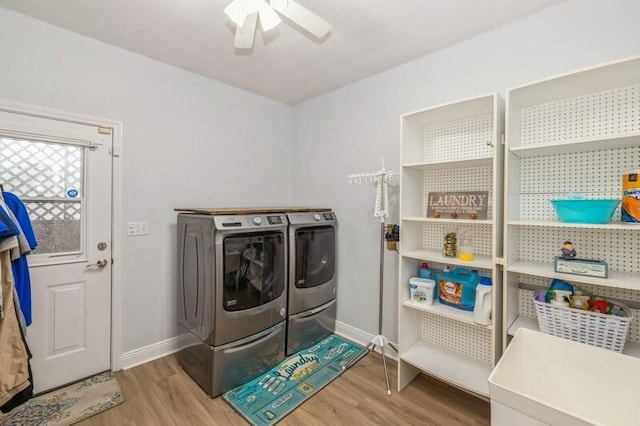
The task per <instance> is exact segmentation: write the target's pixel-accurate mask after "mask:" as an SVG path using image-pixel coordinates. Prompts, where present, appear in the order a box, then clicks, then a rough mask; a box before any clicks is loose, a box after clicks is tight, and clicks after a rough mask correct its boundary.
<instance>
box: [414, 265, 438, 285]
mask: <svg viewBox="0 0 640 426" xmlns="http://www.w3.org/2000/svg"><path fill="white" fill-rule="evenodd" d="M418 276H419V277H420V278H426V279H429V280H434V281H436V274H434V273H433V271H432V270H431V269H429V265H428V264H427V262H422V264H421V265H420V270H419V271H418Z"/></svg>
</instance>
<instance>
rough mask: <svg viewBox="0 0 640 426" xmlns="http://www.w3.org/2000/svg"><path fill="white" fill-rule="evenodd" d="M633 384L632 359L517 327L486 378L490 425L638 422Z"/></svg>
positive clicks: (639, 375) (636, 372)
mask: <svg viewBox="0 0 640 426" xmlns="http://www.w3.org/2000/svg"><path fill="white" fill-rule="evenodd" d="M638 383H640V359H638V358H634V357H630V356H627V355H622V354H619V353H616V352H612V351H609V350H606V349H600V348H596V347H593V346H589V345H586V344H583V343H577V342H572V341H570V340H566V339H562V338H559V337H554V336H550V335H547V334H544V333H540V332H537V331H533V330H527V329H523V328H521V329H519V330H518V332H517V333H516V335H515V337H514V338H513V340H512V341H511V343H510V344H509V346H508V347H507V350H506V351H505V353H504V354H503V356H502V358H501V359H500V361H499V362H498V364H497V365H496V367H495V368H494V370H493V372H492V373H491V375H490V376H489V392H490V394H491V425H492V426H513V425H518V426H539V425H553V426H574V425H613V426H625V425H639V424H640V398H639V396H638V391H637V386H638Z"/></svg>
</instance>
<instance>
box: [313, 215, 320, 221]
mask: <svg viewBox="0 0 640 426" xmlns="http://www.w3.org/2000/svg"><path fill="white" fill-rule="evenodd" d="M313 219H314V220H316V221H318V220H320V219H321V217H320V215H319V214H318V213H316V214H314V215H313Z"/></svg>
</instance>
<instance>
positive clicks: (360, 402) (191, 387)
mask: <svg viewBox="0 0 640 426" xmlns="http://www.w3.org/2000/svg"><path fill="white" fill-rule="evenodd" d="M389 375H390V377H389V379H390V381H391V392H392V394H391V396H387V392H386V388H385V382H384V372H383V368H382V359H381V358H380V357H379V356H378V355H377V354H370V355H368V356H366V357H365V358H363V359H362V360H361V361H359V362H358V363H357V364H356V365H355V366H353V367H352V368H351V369H349V370H348V371H346V372H345V373H344V374H342V375H341V376H340V377H339V378H337V379H336V380H334V381H333V382H332V383H330V384H329V385H328V386H327V387H325V388H324V389H322V390H320V391H319V392H318V393H317V394H315V395H314V396H313V397H311V398H310V399H308V400H307V401H306V402H305V403H304V404H302V405H301V406H300V407H298V408H297V409H296V410H295V411H293V412H292V413H291V414H289V415H288V416H287V417H285V418H284V420H282V421H281V422H280V423H279V425H283V426H286V425H291V426H293V425H295V426H298V425H334V426H335V425H349V426H357V425H367V424H371V425H446V426H451V425H488V424H489V423H490V419H489V418H490V409H489V403H488V402H486V401H484V400H481V399H478V398H476V397H474V396H471V395H469V394H466V393H465V392H462V391H459V390H457V389H455V388H453V387H451V386H448V385H446V384H444V383H442V382H439V381H437V380H435V379H431V378H429V377H427V376H424V375H420V376H418V377H417V378H416V379H415V380H414V381H413V382H411V384H410V385H409V386H407V387H406V388H405V389H404V390H403V391H402V392H400V393H398V392H397V391H396V389H397V388H396V366H395V364H393V363H392V364H391V365H390V370H389ZM117 378H118V382H119V383H120V386H121V388H122V391H123V393H124V395H125V397H126V401H125V402H124V403H123V404H121V405H119V406H117V407H114V408H112V409H110V410H107V411H105V412H103V413H100V414H98V415H95V416H93V417H91V418H89V419H87V420H85V421H83V422H80V423H78V425H81V426H92V425H110V426H111V425H119V426H126V425H246V424H247V423H246V422H245V421H244V420H243V419H242V417H240V416H239V415H238V414H236V413H235V411H233V409H232V408H230V407H229V406H228V405H227V404H226V403H225V402H224V401H223V400H222V398H215V399H211V398H209V397H207V396H206V394H205V393H204V392H203V391H202V390H201V389H200V388H199V387H198V386H197V385H196V384H195V383H194V382H193V381H192V380H191V378H190V377H189V376H188V375H187V374H186V373H185V372H184V371H182V369H181V368H180V367H179V366H178V364H177V362H176V359H175V357H174V356H173V355H171V356H167V357H165V358H161V359H159V360H156V361H153V362H150V363H147V364H144V365H141V366H138V367H135V368H133V369H131V370H127V371H121V372H118V373H117Z"/></svg>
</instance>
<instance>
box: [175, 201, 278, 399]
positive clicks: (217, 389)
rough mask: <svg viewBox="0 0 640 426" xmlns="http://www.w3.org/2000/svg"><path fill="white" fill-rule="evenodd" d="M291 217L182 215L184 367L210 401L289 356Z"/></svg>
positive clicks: (180, 274)
mask: <svg viewBox="0 0 640 426" xmlns="http://www.w3.org/2000/svg"><path fill="white" fill-rule="evenodd" d="M286 230H287V219H286V217H285V215H284V214H278V213H273V214H247V215H219V216H216V215H199V214H179V215H178V289H179V291H178V317H179V324H180V327H181V328H182V329H183V331H187V332H188V333H187V336H188V337H189V340H190V342H189V344H188V346H187V347H186V348H185V349H183V350H181V351H180V352H179V353H178V362H179V364H180V365H181V366H182V368H183V369H184V370H185V371H186V372H187V373H188V374H189V375H190V376H191V377H192V378H193V379H194V380H195V381H196V382H197V383H198V384H199V385H200V387H202V389H204V391H205V392H207V394H208V395H209V396H211V397H215V396H218V395H220V394H221V393H224V392H226V391H227V390H230V389H233V388H234V387H236V386H239V385H241V384H243V383H245V382H247V381H249V380H251V379H252V378H254V377H256V376H258V375H260V374H262V373H263V372H265V371H266V370H268V369H269V368H271V367H273V366H274V365H276V364H277V363H278V362H280V361H282V360H283V359H284V356H285V337H286V333H285V330H286V328H285V324H286V321H285V320H286V301H287V285H286V280H287V245H288V242H287V234H286Z"/></svg>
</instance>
